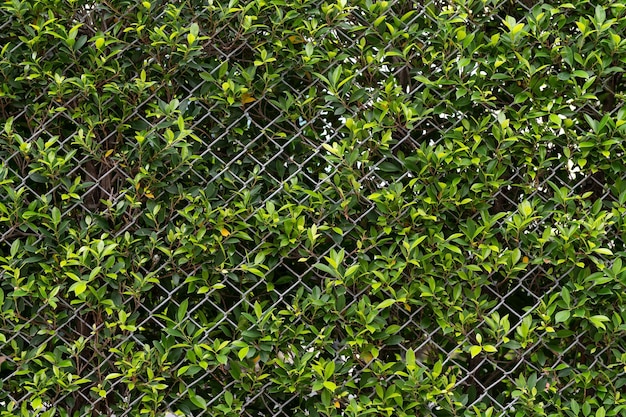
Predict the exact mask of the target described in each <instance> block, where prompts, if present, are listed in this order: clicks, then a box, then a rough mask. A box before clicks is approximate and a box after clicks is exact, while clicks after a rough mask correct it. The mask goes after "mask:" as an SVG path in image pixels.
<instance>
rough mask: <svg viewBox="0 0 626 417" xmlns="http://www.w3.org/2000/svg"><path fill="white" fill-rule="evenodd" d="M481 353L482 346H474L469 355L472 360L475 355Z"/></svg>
mask: <svg viewBox="0 0 626 417" xmlns="http://www.w3.org/2000/svg"><path fill="white" fill-rule="evenodd" d="M482 351H483V347H482V346H478V345H474V346H472V347H471V348H470V355H471V356H472V358H474V357H476V355H478V354H479V353H480V352H482Z"/></svg>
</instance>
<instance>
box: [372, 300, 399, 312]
mask: <svg viewBox="0 0 626 417" xmlns="http://www.w3.org/2000/svg"><path fill="white" fill-rule="evenodd" d="M395 302H396V300H394V299H393V298H388V299H386V300H384V301H381V302H380V303H378V305H377V306H376V310H383V309H385V308H387V307H389V306H391V305H393V304H395Z"/></svg>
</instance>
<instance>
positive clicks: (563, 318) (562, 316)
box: [554, 310, 570, 323]
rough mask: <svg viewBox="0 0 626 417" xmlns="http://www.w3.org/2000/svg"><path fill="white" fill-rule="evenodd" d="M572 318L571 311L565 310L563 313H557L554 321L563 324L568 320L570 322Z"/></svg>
mask: <svg viewBox="0 0 626 417" xmlns="http://www.w3.org/2000/svg"><path fill="white" fill-rule="evenodd" d="M569 317H570V312H569V310H563V311H559V312H558V313H556V315H555V316H554V321H555V322H556V323H563V322H565V321H567V320H569Z"/></svg>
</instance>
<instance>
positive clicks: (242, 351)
mask: <svg viewBox="0 0 626 417" xmlns="http://www.w3.org/2000/svg"><path fill="white" fill-rule="evenodd" d="M249 351H250V347H249V346H244V347H242V348H241V349H239V352H237V356H238V357H239V360H240V361H242V360H244V359H245V358H246V356H248V352H249Z"/></svg>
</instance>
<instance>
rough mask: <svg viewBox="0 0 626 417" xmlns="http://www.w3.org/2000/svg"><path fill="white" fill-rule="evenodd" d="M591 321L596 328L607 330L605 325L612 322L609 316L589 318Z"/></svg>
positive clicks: (599, 315)
mask: <svg viewBox="0 0 626 417" xmlns="http://www.w3.org/2000/svg"><path fill="white" fill-rule="evenodd" d="M589 321H590V322H591V324H593V325H594V326H595V327H596V328H598V329H603V330H606V326H605V325H604V323H605V322H607V321H611V320H610V319H609V318H608V317H607V316H604V315H601V314H598V315H595V316H591V317H589Z"/></svg>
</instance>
